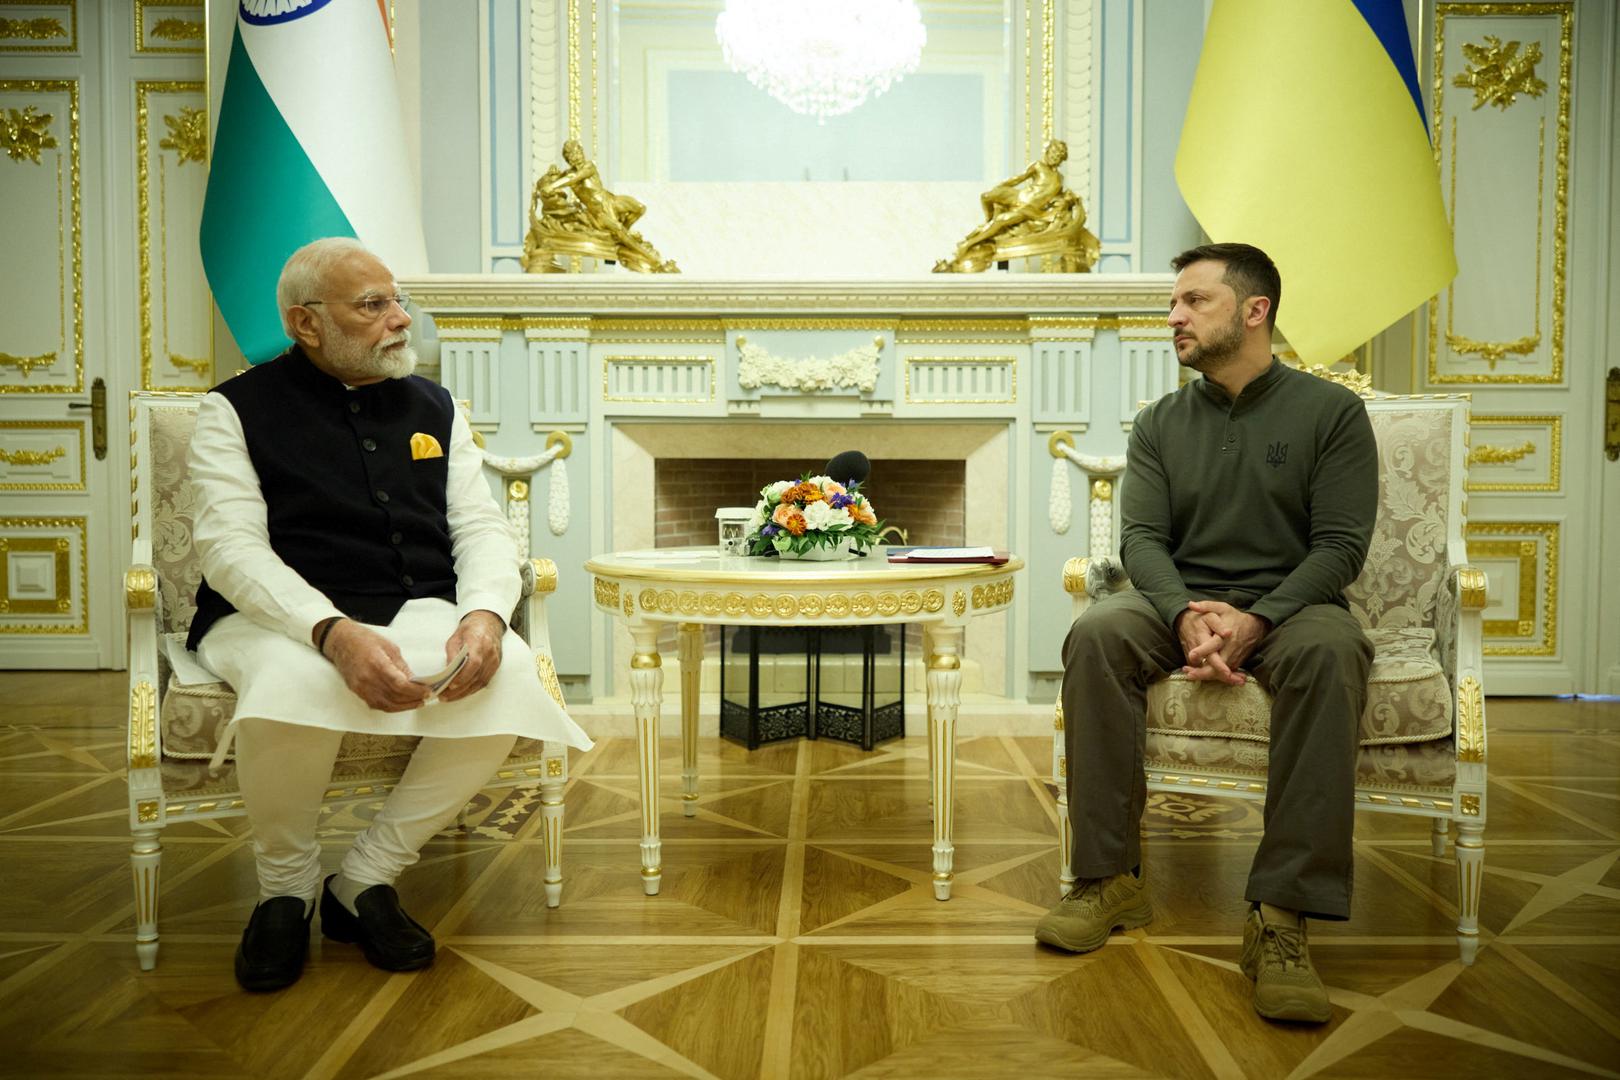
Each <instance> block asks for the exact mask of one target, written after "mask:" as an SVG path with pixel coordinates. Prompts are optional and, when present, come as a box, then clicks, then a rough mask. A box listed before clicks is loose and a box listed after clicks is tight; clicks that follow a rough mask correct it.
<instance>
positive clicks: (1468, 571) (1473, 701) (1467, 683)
mask: <svg viewBox="0 0 1620 1080" xmlns="http://www.w3.org/2000/svg"><path fill="white" fill-rule="evenodd" d="M1486 586H1487V583H1486V577H1485V571H1483V570H1481V569H1480V568H1479V567H1477V566H1468V565H1462V566H1454V567H1452V568H1451V572H1450V573H1449V574H1448V575H1447V581H1446V601H1447V602H1446V603H1445V604H1444V605H1442V606H1441V609H1440V612H1439V615H1440V623H1441V625H1440V626H1439V627H1438V628H1437V634H1436V637H1437V638H1439V645H1440V663H1441V666H1442V667H1443V668H1444V669H1445V673H1446V678H1447V679H1449V680H1450V681H1451V687H1452V692H1453V694H1455V695H1456V698H1455V702H1454V705H1455V707H1456V711H1455V716H1456V733H1457V739H1456V743H1457V760H1458V762H1460V763H1478V764H1480V765H1481V766H1483V764H1484V761H1485V689H1484V686H1483V685H1482V682H1481V680H1482V679H1483V678H1484V674H1483V671H1484V666H1485V656H1484V643H1485V602H1486V600H1487V599H1488V594H1487V587H1486ZM1459 779H1461V777H1459ZM1483 794H1484V793H1483V791H1481V792H1480V793H1479V795H1480V796H1481V797H1482V796H1483ZM1477 805H1478V804H1477V803H1476V806H1477Z"/></svg>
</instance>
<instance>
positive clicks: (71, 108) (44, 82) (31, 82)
mask: <svg viewBox="0 0 1620 1080" xmlns="http://www.w3.org/2000/svg"><path fill="white" fill-rule="evenodd" d="M23 95H27V96H41V97H44V96H48V95H58V100H59V101H60V102H61V104H62V105H64V106H65V108H62V109H60V110H58V108H57V106H55V105H54V104H52V103H49V102H47V101H37V102H26V103H24V102H18V103H17V105H20V106H21V107H20V108H19V107H17V106H14V105H7V106H6V107H5V108H4V109H0V116H5V117H9V116H10V114H11V112H12V111H13V110H14V109H15V111H16V112H17V113H18V114H20V115H24V114H28V113H30V112H32V113H33V114H34V115H41V114H43V113H44V111H45V110H47V109H48V110H50V112H49V115H50V116H51V118H52V120H53V121H54V122H55V123H59V124H61V125H62V127H54V126H53V127H52V129H51V132H52V134H51V137H50V141H49V142H46V141H44V140H43V139H42V140H41V141H40V142H39V143H38V144H37V145H34V146H33V148H34V149H36V150H38V151H39V152H40V153H41V154H43V153H44V152H46V151H52V152H53V154H52V157H51V158H50V159H45V158H43V157H41V159H40V164H42V165H47V160H48V161H49V164H48V165H47V167H48V168H50V169H51V171H52V172H53V173H54V174H55V177H54V178H55V184H56V207H55V213H54V215H53V216H54V217H55V220H56V232H57V319H56V320H55V321H56V323H57V335H56V336H57V338H58V342H59V343H58V345H57V348H56V349H55V350H53V351H50V352H40V353H32V352H26V351H24V350H23V349H18V350H17V351H16V352H15V353H12V352H9V351H5V345H6V344H7V343H6V342H4V341H0V376H4V375H5V374H6V373H7V371H6V369H8V368H9V369H12V370H15V371H16V372H17V373H18V375H19V380H18V381H16V382H11V381H0V394H8V393H9V394H71V393H78V392H79V391H81V390H83V389H84V285H83V282H84V253H83V227H82V219H81V183H80V158H79V83H78V80H77V79H0V97H4V96H23ZM63 128H65V129H66V133H67V140H66V150H67V153H66V154H65V155H64V154H63V152H62V151H63V147H62V146H61V145H59V142H60V140H59V138H58V135H57V133H58V132H60V131H61V130H62V129H63ZM64 158H65V160H64ZM29 160H32V158H31V157H30V158H29ZM3 166H4V163H0V168H3ZM36 175H37V174H36ZM8 181H9V182H12V183H16V182H19V181H18V174H11V175H9V176H8V175H7V173H6V172H3V171H0V184H6V183H7V182H8ZM28 182H34V181H32V180H30V181H28ZM0 191H5V189H4V188H0ZM5 195H6V196H7V198H6V200H5V202H6V213H7V214H8V216H10V215H18V214H35V213H38V210H37V209H36V208H34V207H32V206H25V205H23V204H22V203H21V201H20V199H21V193H20V191H19V190H17V189H12V190H10V191H5ZM11 239H12V241H13V242H16V238H15V236H13V237H11ZM70 291H71V296H70ZM70 305H71V308H70ZM70 309H71V311H72V318H73V330H72V337H71V338H70V337H69V336H68V326H67V323H68V312H69V310H70ZM16 322H17V320H16V319H15V318H14V317H13V318H9V319H8V320H7V322H6V324H4V325H0V333H4V332H7V331H11V332H15V330H16V329H17V327H16ZM69 356H71V357H72V359H73V373H72V376H71V381H66V382H64V381H53V382H48V383H27V382H26V380H27V379H28V377H29V375H30V374H31V373H32V372H33V369H34V368H35V367H43V368H55V366H56V365H57V364H59V363H61V362H62V361H63V360H64V359H65V358H67V357H69ZM42 361H43V362H42ZM53 374H54V372H53ZM63 374H65V373H63ZM58 378H60V377H58Z"/></svg>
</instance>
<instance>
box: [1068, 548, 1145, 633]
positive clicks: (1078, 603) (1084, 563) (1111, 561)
mask: <svg viewBox="0 0 1620 1080" xmlns="http://www.w3.org/2000/svg"><path fill="white" fill-rule="evenodd" d="M1129 588H1131V579H1130V578H1129V577H1127V576H1126V574H1125V564H1124V563H1122V562H1120V561H1119V559H1117V558H1115V557H1114V556H1112V555H1098V556H1096V557H1095V558H1092V557H1090V556H1087V557H1085V558H1076V559H1070V560H1069V561H1067V562H1065V563H1064V564H1063V590H1064V591H1065V592H1067V593H1068V594H1069V595H1071V596H1073V597H1074V617H1075V618H1077V619H1078V618H1079V617H1080V615H1081V613H1082V612H1084V611H1085V610H1086V608H1088V607H1090V606H1091V602H1092V601H1093V600H1101V599H1102V598H1103V597H1105V596H1109V595H1111V594H1113V593H1117V592H1122V591H1124V590H1125V589H1129Z"/></svg>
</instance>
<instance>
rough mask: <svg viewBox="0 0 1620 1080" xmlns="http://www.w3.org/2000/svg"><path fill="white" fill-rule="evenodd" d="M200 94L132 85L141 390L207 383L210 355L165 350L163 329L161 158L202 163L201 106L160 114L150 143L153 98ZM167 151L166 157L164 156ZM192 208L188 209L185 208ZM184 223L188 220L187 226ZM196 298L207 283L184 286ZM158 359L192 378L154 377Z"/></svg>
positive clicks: (165, 266)
mask: <svg viewBox="0 0 1620 1080" xmlns="http://www.w3.org/2000/svg"><path fill="white" fill-rule="evenodd" d="M205 92H206V88H205V86H204V84H203V83H200V82H173V81H153V82H148V81H137V82H136V83H135V191H136V195H135V201H136V208H135V213H136V231H137V249H138V252H139V261H140V306H141V389H143V390H207V389H208V387H209V384H210V383H211V382H212V379H211V376H212V374H213V368H214V365H213V359H212V357H206V356H205V357H191V356H186V355H183V354H180V353H178V352H174V351H171V349H170V342H169V330H170V327H171V325H172V323H173V319H172V318H171V307H170V298H171V295H172V294H171V292H170V287H169V263H170V261H171V260H170V257H169V256H170V249H169V224H168V217H169V203H170V201H171V199H170V192H169V180H168V175H169V167H168V161H167V154H168V153H172V154H173V156H174V157H175V159H176V163H175V168H176V170H178V169H181V168H184V167H185V165H186V163H187V162H192V161H196V162H206V161H207V158H208V112H207V109H206V106H205V105H179V106H178V113H176V114H170V113H163V114H161V115H162V117H163V122H164V126H165V128H167V129H168V132H169V134H168V135H166V136H163V137H162V138H160V139H158V140H157V143H156V148H155V149H154V147H153V145H152V144H153V140H152V137H151V136H152V131H151V129H152V120H153V116H154V114H155V109H154V105H155V99H157V98H161V97H165V96H176V95H182V96H185V97H187V98H191V99H192V100H201V99H202V95H203V94H204V93H205ZM166 152H167V153H166ZM154 172H155V173H156V174H157V179H158V183H157V191H156V192H155V196H156V199H157V207H156V218H157V221H156V226H157V227H156V234H157V235H156V237H155V238H154V236H153V232H154V229H153V225H154V222H153V216H154V214H153V206H152V201H153V197H154V192H153V184H152V174H153V173H154ZM191 209H193V208H191V207H188V208H187V210H188V211H189V210H191ZM194 209H195V210H196V212H197V213H198V214H199V215H200V214H201V212H202V205H201V203H200V202H198V204H197V206H196V207H195V208H194ZM188 224H189V222H188ZM154 242H155V246H156V249H157V250H156V252H155V258H156V263H157V266H156V277H157V281H155V282H154V281H153V277H154V268H153V262H154V251H153V248H154ZM189 285H190V287H191V288H192V289H195V290H197V291H198V295H200V296H203V297H206V296H207V295H208V285H207V281H206V280H205V279H202V278H200V277H199V278H198V279H196V280H193V281H191V282H190V283H189ZM154 295H155V296H156V297H157V298H158V299H159V301H160V302H161V303H160V307H161V311H158V312H154V301H153V297H154ZM159 317H161V319H162V330H161V334H160V333H159V332H158V325H157V323H158V318H159ZM156 355H161V356H163V357H164V358H165V359H166V360H167V361H168V369H172V370H173V371H176V372H181V373H184V374H185V375H189V376H193V377H192V378H190V379H186V378H181V379H180V380H179V381H173V380H172V379H168V378H160V373H159V371H157V370H154V363H153V357H154V356H156Z"/></svg>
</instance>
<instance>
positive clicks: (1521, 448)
mask: <svg viewBox="0 0 1620 1080" xmlns="http://www.w3.org/2000/svg"><path fill="white" fill-rule="evenodd" d="M1535 452H1536V444H1535V443H1533V442H1528V441H1527V442H1523V443H1520V444H1519V445H1518V446H1491V445H1490V444H1488V443H1481V444H1480V445H1479V446H1476V447H1474V448H1473V449H1472V450H1470V451H1468V464H1470V465H1508V464H1511V463H1513V462H1515V461H1523V460H1524V459H1525V458H1527V457H1529V456H1530V455H1531V454H1533V453H1535Z"/></svg>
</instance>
